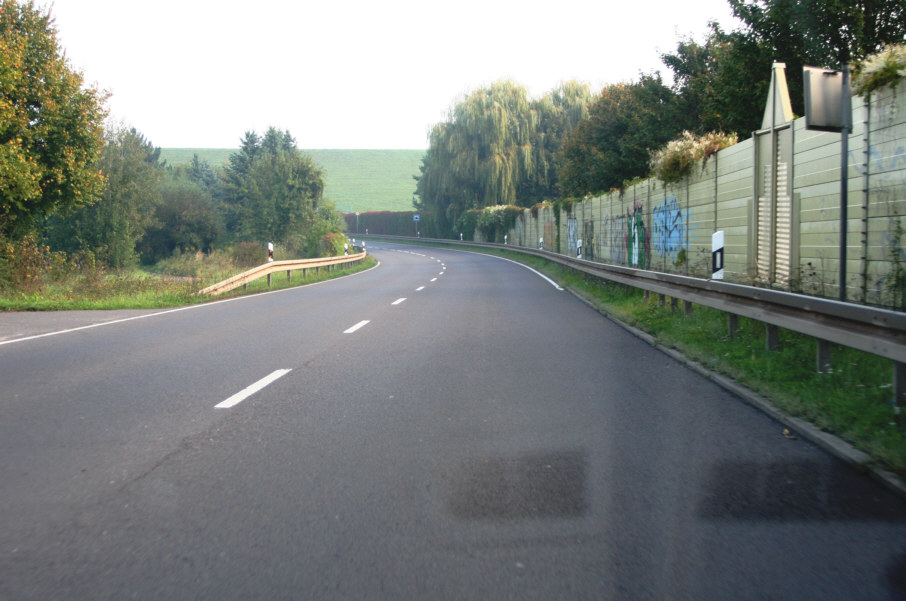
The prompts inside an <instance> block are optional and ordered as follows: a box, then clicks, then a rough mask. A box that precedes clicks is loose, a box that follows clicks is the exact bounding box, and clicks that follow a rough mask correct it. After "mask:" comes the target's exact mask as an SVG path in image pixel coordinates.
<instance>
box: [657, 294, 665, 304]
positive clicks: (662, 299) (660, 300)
mask: <svg viewBox="0 0 906 601" xmlns="http://www.w3.org/2000/svg"><path fill="white" fill-rule="evenodd" d="M657 304H658V305H659V306H660V307H665V306H666V305H667V296H666V295H664V294H658V298H657Z"/></svg>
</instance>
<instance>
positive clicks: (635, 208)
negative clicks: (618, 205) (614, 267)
mask: <svg viewBox="0 0 906 601" xmlns="http://www.w3.org/2000/svg"><path fill="white" fill-rule="evenodd" d="M649 243H650V240H649V239H648V233H647V232H646V231H645V219H644V213H643V212H642V203H641V202H634V203H632V209H630V210H629V211H627V213H626V259H627V263H628V264H629V265H632V266H633V267H641V268H642V269H644V268H646V267H647V266H648V250H649Z"/></svg>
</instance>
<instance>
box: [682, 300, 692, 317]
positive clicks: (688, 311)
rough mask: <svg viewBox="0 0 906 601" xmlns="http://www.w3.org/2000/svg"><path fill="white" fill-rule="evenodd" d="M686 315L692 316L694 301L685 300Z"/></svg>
mask: <svg viewBox="0 0 906 601" xmlns="http://www.w3.org/2000/svg"><path fill="white" fill-rule="evenodd" d="M683 308H684V310H685V315H686V317H692V301H683Z"/></svg>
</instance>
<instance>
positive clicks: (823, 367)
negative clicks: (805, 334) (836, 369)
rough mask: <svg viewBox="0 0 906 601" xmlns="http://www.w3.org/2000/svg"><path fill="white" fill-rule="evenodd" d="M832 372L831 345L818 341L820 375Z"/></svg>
mask: <svg viewBox="0 0 906 601" xmlns="http://www.w3.org/2000/svg"><path fill="white" fill-rule="evenodd" d="M829 371H831V343H830V342H828V341H827V340H821V339H820V338H819V339H818V373H819V374H824V373H828V372H829Z"/></svg>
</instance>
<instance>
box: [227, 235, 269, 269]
mask: <svg viewBox="0 0 906 601" xmlns="http://www.w3.org/2000/svg"><path fill="white" fill-rule="evenodd" d="M230 258H231V259H232V260H233V262H234V263H235V264H236V265H237V266H238V267H244V268H249V267H255V266H256V265H261V264H262V263H265V262H267V246H262V245H261V244H259V243H258V242H251V241H246V242H240V243H239V244H237V245H236V246H234V247H232V248H231V249H230Z"/></svg>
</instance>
